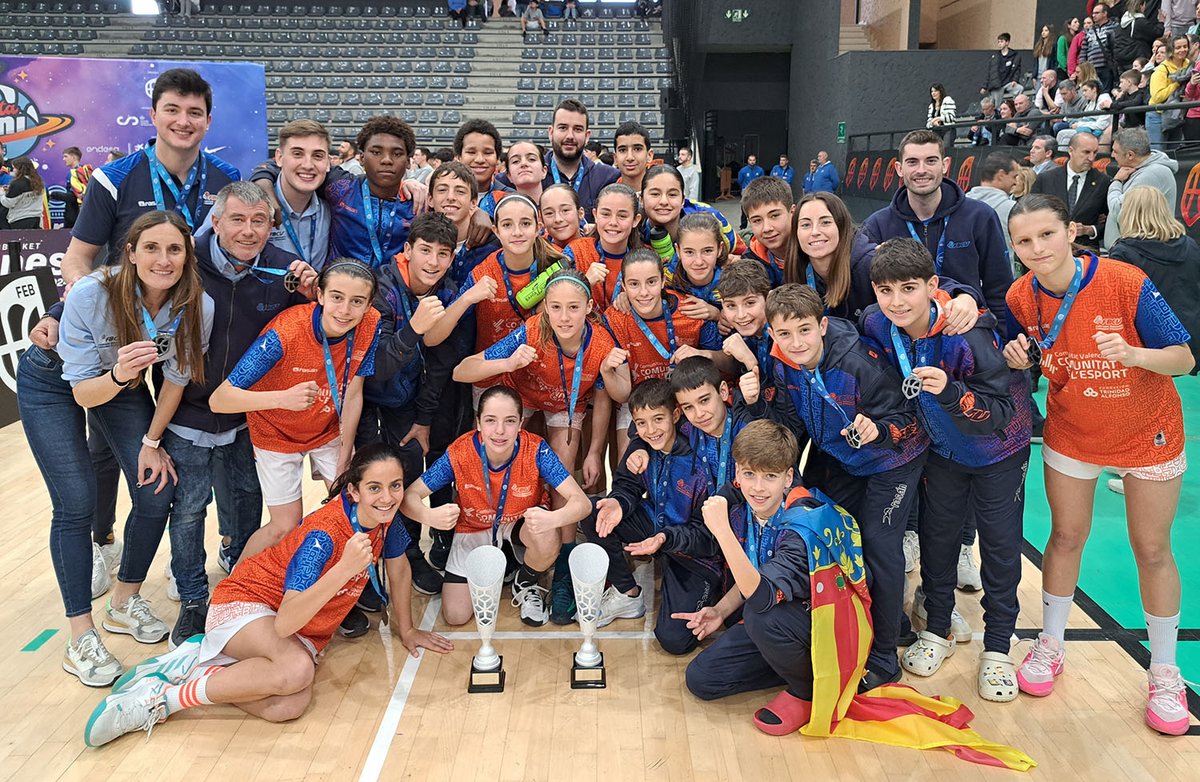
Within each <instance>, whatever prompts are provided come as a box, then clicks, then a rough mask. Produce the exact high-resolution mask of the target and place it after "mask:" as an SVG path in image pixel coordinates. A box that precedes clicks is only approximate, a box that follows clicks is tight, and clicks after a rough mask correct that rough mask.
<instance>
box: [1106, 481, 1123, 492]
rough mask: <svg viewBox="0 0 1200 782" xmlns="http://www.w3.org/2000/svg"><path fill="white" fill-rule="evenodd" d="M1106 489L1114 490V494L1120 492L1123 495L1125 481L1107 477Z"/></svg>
mask: <svg viewBox="0 0 1200 782" xmlns="http://www.w3.org/2000/svg"><path fill="white" fill-rule="evenodd" d="M1108 490H1109V491H1111V492H1114V493H1116V494H1120V495H1121V496H1124V495H1125V481H1123V480H1121V479H1120V478H1109V479H1108Z"/></svg>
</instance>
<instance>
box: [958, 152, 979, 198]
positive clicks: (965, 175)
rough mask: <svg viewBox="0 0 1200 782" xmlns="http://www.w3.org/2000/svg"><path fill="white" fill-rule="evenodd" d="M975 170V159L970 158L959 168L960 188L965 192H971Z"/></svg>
mask: <svg viewBox="0 0 1200 782" xmlns="http://www.w3.org/2000/svg"><path fill="white" fill-rule="evenodd" d="M974 170H975V158H974V157H969V158H967V159H965V160H963V162H962V165H960V166H959V167H958V186H959V187H961V188H962V189H963V190H969V189H970V187H971V173H972V172H973V171H974Z"/></svg>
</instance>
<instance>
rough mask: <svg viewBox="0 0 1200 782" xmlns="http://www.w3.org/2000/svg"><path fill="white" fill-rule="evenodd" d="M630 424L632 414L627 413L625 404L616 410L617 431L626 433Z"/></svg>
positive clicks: (627, 407) (627, 404)
mask: <svg viewBox="0 0 1200 782" xmlns="http://www.w3.org/2000/svg"><path fill="white" fill-rule="evenodd" d="M631 423H633V413H631V412H629V403H628V402H626V403H625V404H623V405H621V406H620V407H618V408H617V431H618V432H628V431H629V425H630V424H631Z"/></svg>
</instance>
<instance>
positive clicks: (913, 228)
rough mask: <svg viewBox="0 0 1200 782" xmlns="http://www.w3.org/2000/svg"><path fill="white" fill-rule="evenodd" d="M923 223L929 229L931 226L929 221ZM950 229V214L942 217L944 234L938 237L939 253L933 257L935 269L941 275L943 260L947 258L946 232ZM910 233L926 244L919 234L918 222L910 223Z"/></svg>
mask: <svg viewBox="0 0 1200 782" xmlns="http://www.w3.org/2000/svg"><path fill="white" fill-rule="evenodd" d="M922 225H923V226H924V227H926V229H928V226H929V224H928V223H922ZM949 231H950V218H949V216H947V217H944V218H942V235H941V236H939V237H938V246H937V253H936V254H935V255H934V258H933V270H934V272H936V273H937V274H938V275H941V273H942V262H943V261H945V260H946V234H947V233H949ZM908 233H909V235H910V236H912V238H914V239H916V240H917V241H918V242H921V244H925V242H924V240H922V239H921V237H920V236H918V235H917V224H916V223H908Z"/></svg>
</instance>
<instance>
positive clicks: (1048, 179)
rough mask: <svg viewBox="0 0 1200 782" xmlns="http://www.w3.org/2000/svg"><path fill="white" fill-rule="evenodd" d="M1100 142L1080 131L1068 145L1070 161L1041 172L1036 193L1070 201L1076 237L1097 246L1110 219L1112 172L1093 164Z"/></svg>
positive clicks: (1086, 244)
mask: <svg viewBox="0 0 1200 782" xmlns="http://www.w3.org/2000/svg"><path fill="white" fill-rule="evenodd" d="M1099 146H1100V144H1099V142H1098V141H1096V137H1095V136H1093V135H1091V134H1090V133H1079V134H1076V135H1075V137H1074V138H1072V139H1071V143H1070V145H1069V146H1068V147H1067V164H1066V165H1065V166H1060V167H1058V168H1052V169H1050V170H1049V171H1046V172H1045V173H1043V174H1041V175H1040V176H1038V178H1037V181H1036V182H1035V183H1034V184H1033V190H1032V192H1034V193H1044V194H1046V195H1052V196H1055V197H1057V198H1059V199H1061V200H1062V201H1063V203H1065V204H1066V205H1067V212H1068V214H1069V215H1070V216H1071V222H1072V223H1074V224H1075V234H1076V236H1075V241H1076V243H1078V244H1081V245H1083V246H1085V247H1090V248H1092V249H1093V250H1095V249H1099V247H1100V236H1101V234H1102V233H1103V231H1104V224H1105V222H1106V221H1107V220H1108V185H1109V183H1110V182H1111V181H1112V180H1111V179H1110V178H1109V176H1108V174H1105V173H1104V172H1103V171H1097V170H1096V169H1095V168H1094V167H1093V165H1092V164H1093V163H1095V162H1096V151H1097V150H1098V149H1099Z"/></svg>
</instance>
